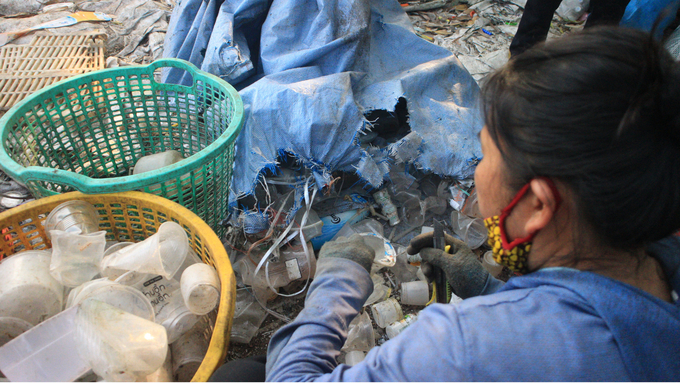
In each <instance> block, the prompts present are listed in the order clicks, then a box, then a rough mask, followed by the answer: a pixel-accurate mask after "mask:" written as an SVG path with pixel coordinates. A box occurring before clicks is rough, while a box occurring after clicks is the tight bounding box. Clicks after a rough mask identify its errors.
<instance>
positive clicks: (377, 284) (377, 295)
mask: <svg viewBox="0 0 680 383" xmlns="http://www.w3.org/2000/svg"><path fill="white" fill-rule="evenodd" d="M371 279H372V280H373V292H372V293H371V295H369V296H368V299H366V302H364V307H365V306H369V305H372V304H374V303H378V302H382V301H384V300H385V299H387V298H389V296H390V293H392V289H390V288H389V287H387V286H386V285H385V280H384V279H383V278H382V277H381V276H380V275H378V274H372V275H371Z"/></svg>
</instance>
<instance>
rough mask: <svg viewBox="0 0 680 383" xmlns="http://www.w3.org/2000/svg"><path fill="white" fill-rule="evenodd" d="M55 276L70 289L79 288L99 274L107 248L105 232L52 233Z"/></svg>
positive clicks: (52, 263)
mask: <svg viewBox="0 0 680 383" xmlns="http://www.w3.org/2000/svg"><path fill="white" fill-rule="evenodd" d="M50 233H52V260H51V262H50V272H51V273H52V276H53V277H54V278H55V279H56V280H58V281H59V282H61V283H62V284H63V285H64V286H67V287H76V286H79V285H81V284H83V283H85V282H87V281H90V280H92V278H94V277H95V276H96V275H97V274H99V265H100V263H101V261H102V257H103V256H104V248H105V247H106V231H103V230H102V231H98V232H96V233H88V234H76V233H68V232H65V231H60V230H52V231H51V232H50Z"/></svg>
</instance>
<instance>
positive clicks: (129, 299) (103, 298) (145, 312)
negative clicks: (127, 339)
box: [67, 278, 156, 322]
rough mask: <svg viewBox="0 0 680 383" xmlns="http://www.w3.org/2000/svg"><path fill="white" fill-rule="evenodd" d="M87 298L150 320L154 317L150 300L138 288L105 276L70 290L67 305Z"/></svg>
mask: <svg viewBox="0 0 680 383" xmlns="http://www.w3.org/2000/svg"><path fill="white" fill-rule="evenodd" d="M87 299H95V300H97V301H100V302H104V303H106V304H108V305H111V306H113V307H115V308H118V309H121V310H123V311H126V312H128V313H130V314H132V315H136V316H138V317H140V318H144V319H146V320H149V321H152V322H153V321H154V319H155V317H156V314H155V313H154V310H153V307H152V306H151V302H149V300H148V299H146V297H145V296H144V294H142V293H141V292H140V291H139V290H137V289H135V288H133V287H130V286H125V285H121V284H119V283H116V282H112V281H110V280H109V279H107V278H101V279H97V280H94V281H91V282H88V283H86V284H83V285H82V286H81V288H79V289H75V290H73V291H71V293H70V294H69V299H68V302H67V305H68V306H67V307H72V306H76V305H78V304H80V303H82V302H84V301H85V300H87Z"/></svg>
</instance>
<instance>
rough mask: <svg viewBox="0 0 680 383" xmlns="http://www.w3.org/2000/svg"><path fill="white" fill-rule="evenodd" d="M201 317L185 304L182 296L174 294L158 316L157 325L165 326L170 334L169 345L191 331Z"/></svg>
mask: <svg viewBox="0 0 680 383" xmlns="http://www.w3.org/2000/svg"><path fill="white" fill-rule="evenodd" d="M199 319H200V317H199V316H198V315H196V314H194V313H192V312H191V311H189V308H188V307H187V306H186V305H185V304H184V299H183V298H182V294H177V293H175V294H173V295H172V296H170V297H169V298H168V303H167V304H166V305H165V306H163V308H162V309H161V310H160V311H159V312H158V315H156V323H158V324H161V325H163V327H165V329H166V331H167V334H168V343H172V342H174V341H176V340H177V339H179V337H180V336H182V334H184V333H185V332H187V331H189V330H190V329H191V328H192V327H194V325H195V324H196V322H198V320H199Z"/></svg>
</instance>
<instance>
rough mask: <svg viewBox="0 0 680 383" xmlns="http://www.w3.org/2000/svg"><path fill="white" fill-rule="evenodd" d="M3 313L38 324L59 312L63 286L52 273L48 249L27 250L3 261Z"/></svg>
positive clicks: (0, 286)
mask: <svg viewBox="0 0 680 383" xmlns="http://www.w3.org/2000/svg"><path fill="white" fill-rule="evenodd" d="M0 281H2V283H0V316H3V317H13V318H20V319H23V320H25V321H26V322H28V323H30V324H32V325H37V324H38V323H40V322H42V321H44V320H45V319H47V318H49V317H51V316H53V315H56V314H58V313H59V312H60V311H61V309H62V305H63V301H64V286H62V285H61V283H59V281H57V280H56V279H54V277H53V276H52V275H51V274H50V255H49V252H45V251H40V250H29V251H24V252H21V253H18V254H15V255H13V256H10V257H8V258H5V259H4V260H3V261H2V262H1V263H0Z"/></svg>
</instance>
